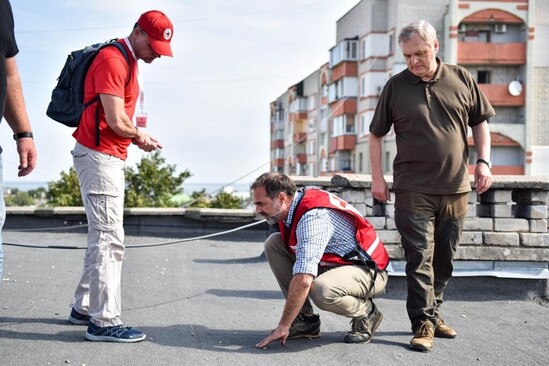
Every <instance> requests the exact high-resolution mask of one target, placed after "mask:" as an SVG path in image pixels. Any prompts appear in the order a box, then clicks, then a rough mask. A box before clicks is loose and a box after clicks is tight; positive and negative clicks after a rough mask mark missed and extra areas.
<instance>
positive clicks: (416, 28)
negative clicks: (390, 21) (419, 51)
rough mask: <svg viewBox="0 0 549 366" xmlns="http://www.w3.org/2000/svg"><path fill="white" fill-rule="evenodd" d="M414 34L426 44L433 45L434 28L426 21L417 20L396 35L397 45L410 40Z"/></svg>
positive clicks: (435, 37) (435, 35)
mask: <svg viewBox="0 0 549 366" xmlns="http://www.w3.org/2000/svg"><path fill="white" fill-rule="evenodd" d="M414 34H418V35H419V36H420V37H421V39H423V40H424V41H425V42H428V43H433V42H434V41H435V40H436V39H437V31H436V30H435V27H433V26H432V25H431V23H429V22H428V21H426V20H418V21H416V22H412V23H408V24H406V25H405V26H404V27H402V29H401V30H400V33H399V35H398V43H399V44H400V43H402V42H406V41H407V40H409V39H410V38H412V37H413V36H414Z"/></svg>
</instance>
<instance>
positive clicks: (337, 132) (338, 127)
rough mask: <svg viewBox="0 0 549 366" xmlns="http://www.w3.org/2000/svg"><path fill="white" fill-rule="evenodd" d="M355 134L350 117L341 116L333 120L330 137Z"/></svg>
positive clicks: (351, 117)
mask: <svg viewBox="0 0 549 366" xmlns="http://www.w3.org/2000/svg"><path fill="white" fill-rule="evenodd" d="M354 133H355V121H354V118H353V116H352V115H342V116H337V117H335V118H334V126H333V131H332V136H341V135H347V134H354Z"/></svg>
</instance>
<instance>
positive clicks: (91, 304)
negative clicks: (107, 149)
mask: <svg viewBox="0 0 549 366" xmlns="http://www.w3.org/2000/svg"><path fill="white" fill-rule="evenodd" d="M72 155H73V161H74V168H75V169H76V173H77V174H78V180H79V181H80V191H81V194H82V201H83V202H84V208H85V209H86V217H87V219H88V248H87V250H86V254H85V257H84V270H83V271H82V277H81V278H80V282H79V283H78V286H77V288H76V291H75V294H74V297H75V302H74V305H73V307H74V309H75V310H76V311H78V312H79V313H82V314H89V315H90V316H91V321H92V322H93V323H94V324H95V325H97V326H99V327H108V326H114V325H120V324H122V321H121V320H120V313H121V310H122V301H121V294H120V280H121V274H122V260H123V257H124V249H125V248H124V228H123V226H122V224H123V215H124V185H125V178H124V166H125V162H124V161H123V160H121V159H118V158H116V157H113V156H110V155H107V154H103V153H100V152H98V151H95V150H91V149H88V148H86V147H84V146H82V145H80V144H78V143H77V144H76V146H75V148H74V150H73V151H72Z"/></svg>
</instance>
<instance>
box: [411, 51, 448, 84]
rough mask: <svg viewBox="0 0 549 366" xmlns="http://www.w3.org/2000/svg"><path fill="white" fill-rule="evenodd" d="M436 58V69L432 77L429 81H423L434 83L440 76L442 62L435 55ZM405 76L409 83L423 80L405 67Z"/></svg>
mask: <svg viewBox="0 0 549 366" xmlns="http://www.w3.org/2000/svg"><path fill="white" fill-rule="evenodd" d="M436 60H437V70H436V71H435V75H433V78H432V79H431V80H430V81H424V83H434V82H437V81H438V79H440V78H441V76H442V73H443V70H442V69H443V68H444V63H443V62H442V60H441V59H440V58H439V57H438V56H437V57H436ZM406 77H407V79H408V81H409V82H410V83H411V84H419V83H420V82H421V81H423V80H421V78H420V77H419V76H416V75H414V74H412V72H411V71H410V70H408V69H406Z"/></svg>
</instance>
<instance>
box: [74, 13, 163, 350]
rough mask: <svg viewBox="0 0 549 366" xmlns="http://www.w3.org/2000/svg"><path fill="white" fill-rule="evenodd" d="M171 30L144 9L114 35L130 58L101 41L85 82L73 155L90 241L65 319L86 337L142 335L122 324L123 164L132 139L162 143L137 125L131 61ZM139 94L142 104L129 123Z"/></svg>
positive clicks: (159, 49) (153, 55)
mask: <svg viewBox="0 0 549 366" xmlns="http://www.w3.org/2000/svg"><path fill="white" fill-rule="evenodd" d="M172 36H173V25H172V23H171V21H170V20H169V19H168V17H167V16H166V15H165V14H163V13H162V12H160V11H157V10H152V11H148V12H146V13H144V14H142V15H141V16H140V18H139V20H138V21H137V23H136V24H135V26H134V28H133V30H132V32H131V34H130V35H129V36H128V37H126V38H123V39H119V40H117V42H120V43H121V44H122V45H123V46H124V47H125V48H126V51H127V54H128V56H129V57H128V58H129V63H128V61H127V60H126V57H125V56H124V55H123V54H122V52H120V50H118V49H117V48H116V47H104V48H102V49H101V50H100V52H99V53H98V55H97V56H96V57H95V58H94V60H93V62H92V64H91V66H90V68H89V70H88V73H87V75H86V79H85V82H84V100H85V101H89V100H91V99H93V98H94V97H96V96H99V102H98V103H92V104H90V105H89V106H88V107H87V108H86V109H85V110H84V112H83V113H82V117H81V120H80V124H79V126H78V128H77V129H76V130H75V132H74V134H73V136H74V138H75V139H76V145H75V147H74V150H73V151H72V155H73V162H74V168H75V170H76V173H77V174H78V180H79V181H80V191H81V194H82V201H83V203H84V207H85V209H86V217H87V220H88V240H87V241H88V248H87V250H86V254H85V258H84V270H83V272H82V277H81V279H80V282H79V284H78V286H77V288H76V291H75V301H74V304H73V308H72V311H71V314H70V316H69V321H70V322H71V323H73V324H81V325H87V326H88V329H87V332H86V338H87V339H89V340H92V341H110V342H125V343H130V342H139V341H142V340H143V339H145V337H146V335H145V333H144V332H142V331H141V330H138V329H135V328H131V327H125V326H124V325H123V323H122V320H121V319H120V313H121V303H122V302H121V296H120V280H121V271H122V259H123V258H124V249H125V248H124V228H123V226H122V224H123V213H124V188H125V179H124V166H125V160H126V157H127V149H128V146H129V145H130V144H131V143H133V144H134V145H136V146H137V147H138V148H140V149H141V150H144V151H147V152H151V151H155V150H157V149H160V148H162V146H161V145H160V143H159V142H158V141H157V140H156V139H154V138H152V137H151V136H149V135H148V134H146V133H145V132H143V130H142V129H139V128H138V126H141V127H143V125H144V122H146V118H147V116H146V114H145V113H144V112H143V99H144V94H143V89H142V88H141V91H140V85H139V79H138V75H139V71H138V63H137V61H138V60H143V61H144V62H146V63H151V62H153V61H154V60H155V59H157V58H160V56H172V50H171V46H170V42H171V40H172ZM138 101H140V107H141V111H140V113H139V111H138V115H136V123H134V122H133V118H134V111H135V108H136V105H137V102H138ZM140 118H141V120H140ZM143 119H144V120H143ZM140 123H141V124H140Z"/></svg>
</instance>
